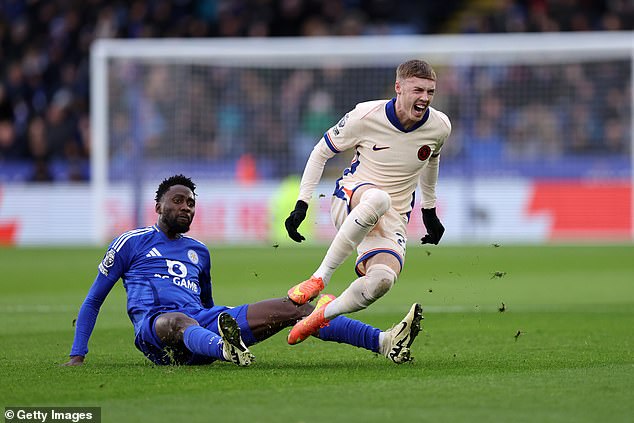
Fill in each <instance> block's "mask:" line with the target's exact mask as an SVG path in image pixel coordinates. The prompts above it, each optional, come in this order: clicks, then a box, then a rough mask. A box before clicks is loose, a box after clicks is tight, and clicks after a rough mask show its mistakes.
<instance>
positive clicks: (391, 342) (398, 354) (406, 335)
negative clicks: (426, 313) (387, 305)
mask: <svg viewBox="0 0 634 423" xmlns="http://www.w3.org/2000/svg"><path fill="white" fill-rule="evenodd" d="M423 319H424V317H423V307H422V306H421V305H420V304H418V303H414V304H412V307H411V308H410V309H409V312H408V313H407V315H406V316H405V317H404V318H403V320H401V321H400V323H399V324H397V325H396V326H394V327H393V328H392V329H390V330H387V331H385V332H384V339H383V345H384V348H382V349H383V351H384V355H385V357H387V358H389V359H390V360H392V361H393V362H395V363H396V364H402V363H407V362H408V361H412V359H413V357H412V356H411V353H410V346H411V345H412V343H413V342H414V339H416V336H417V335H418V332H420V330H421V320H423Z"/></svg>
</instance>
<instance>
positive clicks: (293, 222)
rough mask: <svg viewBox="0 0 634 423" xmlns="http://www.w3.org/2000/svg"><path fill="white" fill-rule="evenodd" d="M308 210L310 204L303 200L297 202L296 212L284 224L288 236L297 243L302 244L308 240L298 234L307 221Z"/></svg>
mask: <svg viewBox="0 0 634 423" xmlns="http://www.w3.org/2000/svg"><path fill="white" fill-rule="evenodd" d="M306 210H308V204H306V203H305V202H303V201H302V200H297V203H295V210H293V211H292V212H291V214H290V216H288V217H287V218H286V221H285V222H284V226H286V232H288V236H290V237H291V239H292V240H293V241H295V242H302V241H304V240H305V239H306V238H304V236H303V235H302V234H300V233H299V232H297V228H299V225H300V224H301V223H302V222H303V221H304V219H306Z"/></svg>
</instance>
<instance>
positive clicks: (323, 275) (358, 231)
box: [288, 188, 391, 304]
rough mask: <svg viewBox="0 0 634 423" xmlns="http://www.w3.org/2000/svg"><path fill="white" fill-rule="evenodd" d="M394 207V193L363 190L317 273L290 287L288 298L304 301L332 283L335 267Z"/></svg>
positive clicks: (300, 302)
mask: <svg viewBox="0 0 634 423" xmlns="http://www.w3.org/2000/svg"><path fill="white" fill-rule="evenodd" d="M390 206H391V199H390V196H389V195H388V194H387V193H386V192H384V191H382V190H380V189H377V188H370V189H368V190H367V191H364V192H362V193H361V202H360V203H359V204H358V205H357V206H356V207H355V208H354V209H352V211H351V212H350V214H349V215H348V217H346V219H345V220H344V221H343V223H342V224H341V226H340V227H339V230H338V231H337V234H336V235H335V238H334V239H333V240H332V243H331V244H330V247H328V251H326V255H325V256H324V259H323V260H322V262H321V264H320V266H319V268H318V269H317V270H316V271H315V273H313V276H312V277H311V278H310V279H308V280H306V281H304V282H301V283H299V284H297V285H295V286H293V287H292V288H291V289H289V290H288V298H290V299H291V301H293V302H294V303H295V304H304V303H306V302H308V301H310V300H312V299H313V298H315V297H317V295H319V293H320V292H321V291H322V290H323V289H324V287H326V286H327V285H328V282H329V281H330V277H331V276H332V274H333V273H334V272H335V270H336V269H337V268H338V267H339V266H340V265H341V264H342V263H343V262H344V261H345V260H346V259H347V258H348V257H349V256H350V254H351V253H352V252H353V251H354V249H355V248H357V246H358V245H359V243H360V242H361V241H362V240H363V238H365V237H366V235H367V234H368V233H369V232H370V231H371V230H372V228H374V226H375V225H376V224H377V222H378V221H379V219H380V218H381V216H383V215H384V214H385V213H386V212H387V211H388V210H389V208H390Z"/></svg>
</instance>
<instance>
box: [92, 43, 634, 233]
mask: <svg viewBox="0 0 634 423" xmlns="http://www.w3.org/2000/svg"><path fill="white" fill-rule="evenodd" d="M632 40H633V36H632V33H631V32H613V33H610V32H605V33H562V34H502V35H460V36H458V35H456V36H405V37H363V38H294V39H274V38H270V39H246V38H245V39H208V40H176V39H167V40H99V41H97V42H96V43H95V44H94V46H93V48H92V52H91V72H92V80H91V92H92V96H91V102H92V104H91V121H92V141H93V143H92V146H93V151H92V156H91V157H92V159H91V160H92V163H91V169H92V179H91V180H92V192H93V199H94V213H95V216H96V217H97V219H96V221H97V222H98V225H97V227H96V229H95V235H94V237H95V239H96V240H98V241H99V242H103V241H104V240H107V239H108V238H109V237H110V236H111V235H113V233H116V231H118V230H120V229H126V228H125V227H113V223H112V222H109V221H110V220H112V216H113V215H114V216H119V217H118V218H117V219H116V221H117V222H118V223H119V225H123V226H125V225H129V226H134V225H144V224H148V223H152V221H149V222H148V220H149V219H154V217H153V208H152V199H153V197H154V196H153V190H155V189H156V185H157V184H158V183H159V182H160V181H161V180H162V179H163V178H165V177H166V176H170V175H172V174H175V173H184V174H186V175H189V176H191V177H192V178H194V180H195V181H196V182H197V183H199V185H201V186H202V187H206V189H205V190H204V196H205V197H213V198H208V200H209V201H213V200H214V198H215V199H218V197H221V198H224V199H225V200H226V201H228V202H226V203H224V204H225V205H224V206H223V208H222V209H221V210H219V209H213V208H207V209H205V210H207V211H203V212H202V213H201V214H204V215H205V216H203V217H202V223H201V225H202V226H204V227H205V228H206V229H200V230H199V232H200V234H202V237H203V238H210V239H217V240H219V241H227V242H258V241H267V242H268V241H275V239H274V238H275V236H272V235H271V232H270V231H268V230H266V229H264V228H265V227H267V225H269V224H270V223H267V222H268V221H269V220H270V219H268V218H263V217H262V216H263V214H264V215H267V214H275V213H276V212H278V210H277V207H276V205H275V204H271V203H270V197H274V196H276V195H278V193H279V186H280V185H281V184H283V183H284V182H286V181H288V180H291V179H293V177H295V179H297V177H298V175H300V174H301V172H302V170H303V166H304V164H305V161H306V159H307V157H308V154H309V153H310V151H311V149H312V147H313V145H314V144H315V143H316V142H317V141H318V140H319V138H320V137H321V136H322V135H323V133H324V132H325V131H326V130H327V129H328V128H329V127H330V126H332V125H333V124H335V123H336V122H337V121H338V120H339V119H340V117H341V116H343V115H344V114H345V113H346V112H347V111H349V110H350V109H352V108H353V107H354V106H355V104H356V103H358V102H361V101H366V100H373V99H383V98H385V99H389V98H392V97H393V96H394V79H395V68H396V66H397V65H398V64H399V63H400V62H402V61H405V60H408V59H411V58H424V59H425V60H427V61H429V62H430V63H432V65H433V66H434V68H435V69H436V72H437V74H438V82H437V91H436V97H435V99H434V104H433V106H434V107H436V108H437V109H440V110H442V111H443V112H445V113H446V114H447V115H448V116H449V117H450V119H451V121H452V124H453V132H452V135H451V137H450V139H449V140H448V142H447V144H446V146H445V148H444V150H443V158H442V164H441V171H440V180H441V182H439V191H440V192H439V201H440V206H439V207H442V209H443V210H442V211H443V215H444V220H447V219H448V220H449V221H450V222H452V231H451V232H452V233H449V232H450V231H448V236H449V239H450V240H451V239H453V240H455V241H459V242H460V241H466V240H476V241H490V240H492V239H500V238H504V237H506V238H508V239H511V240H517V241H544V240H550V239H552V238H553V233H554V232H553V231H559V232H558V233H559V236H560V237H561V238H562V239H563V238H566V237H568V238H575V237H576V238H584V237H586V238H587V237H589V238H592V237H593V234H594V235H597V236H598V237H599V238H605V237H608V238H610V239H612V238H617V239H622V238H623V237H625V238H630V237H631V234H632V195H631V179H632V165H631V163H632V139H633V136H632V134H633V128H632V114H633V111H632V103H633V95H632V91H631V87H632V79H633V76H632V62H633V51H634V46H633V41H632ZM350 159H351V155H349V154H339V155H338V156H337V157H336V158H334V159H333V160H331V161H330V162H329V163H328V165H327V167H326V170H325V173H324V178H323V180H322V181H323V184H324V185H325V187H324V188H322V187H321V186H320V189H319V193H318V194H319V196H320V197H323V196H325V197H329V196H330V193H331V192H330V191H329V189H330V184H329V181H332V180H334V179H336V178H337V177H338V176H339V175H340V172H341V170H342V169H343V168H344V167H345V166H346V165H347V164H348V162H349V161H350ZM291 191H292V189H291ZM443 191H444V192H443ZM536 193H537V194H536ZM562 193H572V194H571V195H572V196H573V197H574V199H572V200H570V201H569V202H566V201H567V200H566V201H563V200H562V199H561V194H562ZM322 194H323V195H322ZM443 194H444V195H443ZM240 196H242V197H248V198H250V202H249V203H248V204H245V203H240V204H241V205H240V206H239V208H240V209H241V211H240V213H239V214H236V215H235V216H234V217H233V218H232V217H230V215H231V210H230V209H231V208H232V207H234V205H235V204H237V203H234V202H232V200H231V198H234V197H235V201H238V199H239V198H240ZM288 196H291V197H292V195H291V194H287V197H288ZM586 196H587V197H586ZM584 197H586V198H584ZM113 198H116V199H117V200H116V201H111V199H113ZM201 199H202V200H205V198H203V197H202V196H201ZM148 201H149V204H150V205H149V206H148ZM285 201H286V202H285V203H284V204H287V203H288V202H289V200H288V199H287V200H285ZM553 202H554V203H556V204H555V206H553V205H552V204H553ZM580 202H581V204H584V205H585V207H587V210H585V211H584V210H575V209H576V208H577V207H578V205H579V204H580ZM606 202H607V203H606ZM113 203H114V204H113ZM292 203H294V199H293V201H292V202H291V204H292ZM491 203H495V204H496V207H497V208H494V207H491V205H492V204H491ZM122 204H123V205H122ZM117 207H121V208H122V210H118V209H117ZM553 207H554V209H553ZM311 208H312V207H311ZM608 208H609V209H608ZM322 209H324V210H325V209H327V205H325V206H324V205H321V206H320V207H318V208H317V210H318V211H319V210H322ZM597 209H602V210H605V211H604V212H599V216H598V217H596V216H595V219H606V220H610V221H612V223H613V225H612V226H611V225H609V224H607V222H606V225H603V226H599V227H595V226H592V225H593V223H592V222H590V221H589V220H588V219H589V218H590V215H588V214H586V213H597ZM248 210H251V212H249V211H248ZM254 210H255V211H254ZM289 210H290V209H289ZM212 213H216V214H218V213H219V214H221V215H222V216H224V217H222V219H224V220H223V221H222V222H220V221H216V220H214V219H216V217H215V216H211V214H212ZM279 213H288V210H286V209H285V210H283V211H279ZM602 213H603V214H602ZM518 214H520V215H521V214H524V215H531V216H532V218H531V220H530V221H528V220H525V221H522V220H521V219H520V218H513V219H511V218H509V217H508V216H516V215H518ZM562 216H563V217H562ZM122 217H123V219H122ZM562 218H563V219H564V220H563V221H562V220H561V219H562ZM245 219H246V221H245ZM278 219H279V217H278ZM314 219H316V225H317V229H316V230H315V231H316V240H320V239H322V240H326V239H328V237H329V236H330V235H331V233H329V229H323V228H325V227H327V226H328V225H329V222H327V221H324V217H323V216H322V215H321V214H319V213H318V214H317V215H316V216H314ZM234 220H235V221H234ZM237 220H243V222H242V223H240V222H236V221H237ZM412 220H414V219H412ZM418 220H419V219H418ZM245 222H246V223H245ZM562 222H563V223H562ZM412 224H414V225H416V224H417V223H414V222H412ZM244 225H246V226H244ZM518 225H524V226H525V228H524V229H523V230H519V229H518V228H517V226H518ZM533 225H534V227H533ZM258 226H263V228H261V229H258ZM320 228H322V229H320ZM516 230H517V232H514V231H516ZM221 231H222V233H224V234H225V235H222V234H221V233H220V232H221ZM545 231H546V232H545ZM227 234H231V235H227ZM452 237H453V238H452ZM555 238H556V236H555Z"/></svg>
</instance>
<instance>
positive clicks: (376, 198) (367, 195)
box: [361, 188, 392, 216]
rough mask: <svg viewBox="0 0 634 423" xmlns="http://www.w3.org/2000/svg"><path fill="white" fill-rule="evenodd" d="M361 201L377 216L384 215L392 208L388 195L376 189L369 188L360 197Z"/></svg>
mask: <svg viewBox="0 0 634 423" xmlns="http://www.w3.org/2000/svg"><path fill="white" fill-rule="evenodd" d="M361 201H362V202H364V203H366V204H368V205H370V206H371V207H372V208H373V209H374V210H375V211H376V213H377V214H378V215H379V216H382V215H384V214H385V213H386V212H387V211H388V210H389V209H390V207H392V199H391V198H390V195H389V194H388V193H387V192H385V191H383V190H381V189H378V188H370V189H369V190H367V191H365V192H364V193H363V194H362V195H361Z"/></svg>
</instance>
